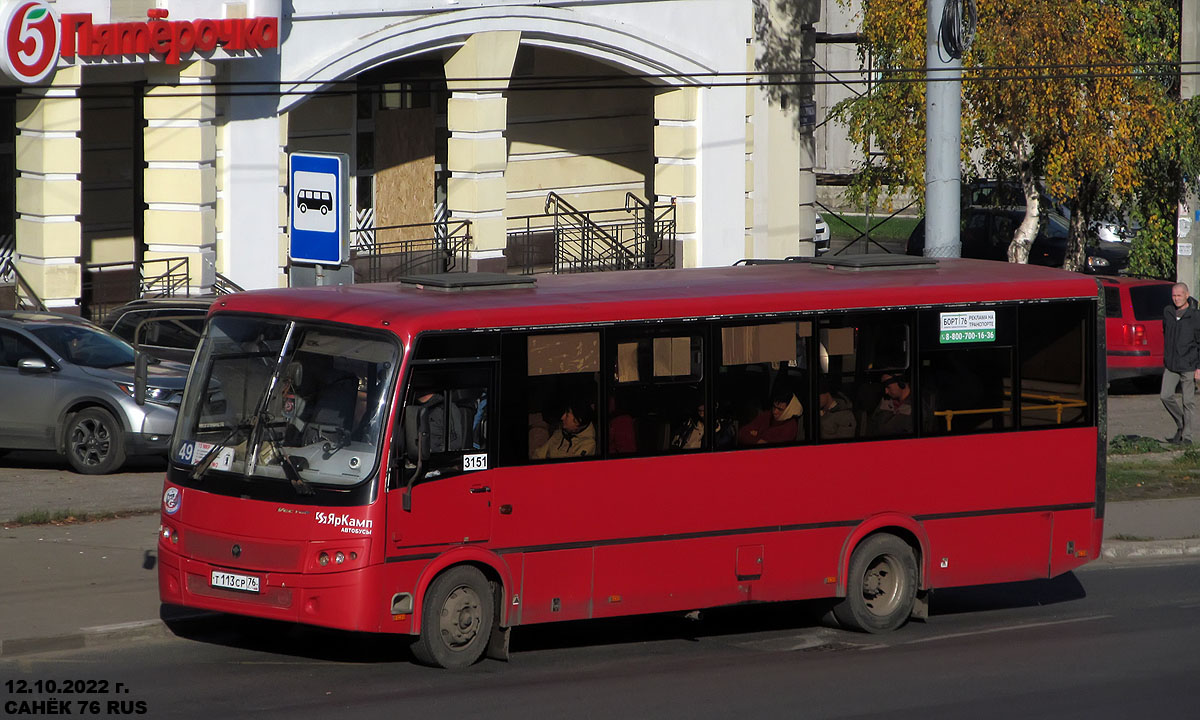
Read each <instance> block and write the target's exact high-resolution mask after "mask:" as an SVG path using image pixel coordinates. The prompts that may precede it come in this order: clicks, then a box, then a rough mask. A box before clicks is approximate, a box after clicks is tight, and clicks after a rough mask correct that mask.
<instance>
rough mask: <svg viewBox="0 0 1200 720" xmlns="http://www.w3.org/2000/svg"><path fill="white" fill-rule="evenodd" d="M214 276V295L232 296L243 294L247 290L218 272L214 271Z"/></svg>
mask: <svg viewBox="0 0 1200 720" xmlns="http://www.w3.org/2000/svg"><path fill="white" fill-rule="evenodd" d="M213 275H214V278H213V285H212V289H213V294H214V295H230V294H233V293H237V292H243V291H244V290H245V289H246V288H244V287H242V286H241V285H238V284H237V283H235V282H234V281H232V280H230V279H229V278H228V277H226V276H224V275H222V274H221V273H219V272H217V271H216V270H214V271H213Z"/></svg>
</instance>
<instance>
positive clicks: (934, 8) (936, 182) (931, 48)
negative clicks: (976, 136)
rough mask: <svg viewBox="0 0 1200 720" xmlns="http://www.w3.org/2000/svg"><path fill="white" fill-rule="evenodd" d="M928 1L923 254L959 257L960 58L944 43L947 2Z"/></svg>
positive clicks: (960, 173) (960, 189)
mask: <svg viewBox="0 0 1200 720" xmlns="http://www.w3.org/2000/svg"><path fill="white" fill-rule="evenodd" d="M958 1H959V0H929V3H928V15H927V16H926V20H925V57H926V61H925V79H926V83H925V256H926V257H959V256H960V255H961V253H962V244H961V242H960V240H959V230H960V210H959V197H960V194H961V192H962V167H961V165H962V160H961V156H960V153H961V147H962V60H961V59H959V58H956V57H951V54H950V53H949V52H947V51H946V48H945V47H944V46H943V44H942V38H941V32H940V30H941V26H942V13H943V9H944V8H945V5H946V3H947V2H958Z"/></svg>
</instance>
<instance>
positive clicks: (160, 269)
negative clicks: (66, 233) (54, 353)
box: [80, 256, 192, 322]
mask: <svg viewBox="0 0 1200 720" xmlns="http://www.w3.org/2000/svg"><path fill="white" fill-rule="evenodd" d="M81 269H82V271H83V278H82V282H81V286H82V287H81V288H80V290H81V295H80V305H81V306H82V307H81V309H82V311H83V314H84V315H85V316H86V317H88V318H89V319H91V320H94V321H96V322H100V321H102V320H103V319H104V316H105V315H107V314H108V313H109V312H110V311H112V310H114V309H115V308H117V307H120V306H121V305H124V304H125V303H127V302H129V301H130V300H135V299H137V298H143V297H177V296H180V295H183V296H187V295H190V294H191V277H192V275H191V262H190V259H189V258H188V257H186V256H180V257H169V258H156V259H154V260H146V261H144V262H141V263H135V262H109V263H84V264H83V266H82V268H81Z"/></svg>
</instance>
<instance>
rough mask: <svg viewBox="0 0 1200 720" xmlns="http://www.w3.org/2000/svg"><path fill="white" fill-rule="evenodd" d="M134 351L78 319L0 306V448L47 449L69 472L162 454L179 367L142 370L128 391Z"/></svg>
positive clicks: (182, 368)
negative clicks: (141, 379)
mask: <svg viewBox="0 0 1200 720" xmlns="http://www.w3.org/2000/svg"><path fill="white" fill-rule="evenodd" d="M136 358H137V351H136V350H134V348H133V347H132V346H131V345H130V344H129V343H127V342H125V341H124V340H122V339H120V338H118V337H117V336H115V335H113V334H112V333H110V332H108V331H106V330H103V329H102V328H100V327H97V326H96V325H94V324H92V323H90V322H88V321H87V320H84V319H82V318H79V317H75V316H71V315H60V314H57V313H47V312H21V311H4V312H0V398H3V400H2V401H0V449H5V450H14V449H20V450H53V451H56V452H59V453H62V454H64V455H65V456H66V458H67V462H69V463H70V464H71V467H72V468H74V469H75V470H76V471H78V472H81V473H86V474H89V475H90V474H103V473H109V472H113V471H115V470H116V469H117V468H119V467H121V465H122V464H123V463H124V462H125V457H126V456H127V455H142V454H160V453H162V454H165V453H166V452H167V449H168V446H169V444H170V441H171V433H172V432H173V431H174V427H175V416H176V413H177V411H178V408H179V402H180V399H181V398H182V396H183V385H184V382H185V381H186V380H187V370H188V368H187V366H186V365H181V364H179V363H173V362H155V363H152V364H150V365H149V366H148V368H147V388H146V397H145V403H144V404H142V405H139V404H138V403H137V402H136V400H135V396H136V395H137V390H136V387H135V377H134V376H135V361H136Z"/></svg>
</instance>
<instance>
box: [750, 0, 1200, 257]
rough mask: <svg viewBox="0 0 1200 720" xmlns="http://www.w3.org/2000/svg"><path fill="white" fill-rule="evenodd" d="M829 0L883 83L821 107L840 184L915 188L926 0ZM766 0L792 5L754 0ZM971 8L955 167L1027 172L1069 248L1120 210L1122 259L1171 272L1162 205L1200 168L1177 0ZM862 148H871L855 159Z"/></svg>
mask: <svg viewBox="0 0 1200 720" xmlns="http://www.w3.org/2000/svg"><path fill="white" fill-rule="evenodd" d="M840 2H841V3H842V4H843V6H845V7H848V8H849V7H853V8H855V9H860V8H861V10H860V11H859V12H860V17H861V28H860V31H861V33H862V35H863V42H862V44H860V46H859V59H860V62H861V63H862V65H863V67H865V68H868V69H869V70H870V71H872V73H873V74H872V77H873V78H877V79H882V81H883V82H877V83H876V84H874V85H872V87H870V92H864V93H863V94H861V95H858V96H855V97H852V98H849V99H846V100H843V101H842V102H840V103H838V104H837V105H836V106H834V108H832V110H831V115H832V118H833V119H836V120H837V121H840V122H842V123H843V124H844V125H845V126H846V128H847V131H848V135H849V138H850V140H851V141H852V142H853V143H854V144H855V145H857V146H858V147H859V149H860V151H861V157H862V158H863V160H861V161H860V164H859V166H858V168H857V170H859V173H858V175H857V177H856V178H855V179H854V181H853V183H852V186H851V187H850V188H849V192H848V194H849V195H850V197H851V198H852V199H854V200H856V201H857V203H858V205H859V206H860V207H867V206H872V207H878V206H879V205H880V204H882V203H885V202H886V201H887V200H889V199H891V198H892V197H894V196H895V195H897V194H899V193H901V192H907V193H910V194H912V195H913V196H915V197H918V198H921V197H923V193H924V172H925V167H924V160H925V157H924V153H925V107H924V104H925V92H924V84H923V83H922V82H920V81H919V80H920V79H921V78H922V77H923V76H924V67H925V17H926V4H925V2H924V1H923V0H889V2H860V1H859V0H840ZM770 4H773V5H774V6H790V7H793V8H800V7H802V6H804V4H805V3H804V2H803V0H756V6H758V5H770ZM978 8H979V26H978V32H977V34H976V40H975V44H974V46H973V47H972V49H971V51H970V52H969V53H968V55H967V57H966V58H964V61H963V67H964V73H963V75H964V82H963V99H964V102H963V135H962V136H963V157H964V172H963V175H964V177H965V178H969V177H972V176H981V177H1000V178H1014V177H1016V176H1017V175H1018V174H1019V172H1020V171H1022V170H1027V171H1029V172H1032V173H1033V174H1034V175H1035V176H1037V177H1039V178H1041V181H1042V183H1043V184H1044V186H1045V188H1046V189H1047V191H1048V192H1049V193H1050V194H1051V195H1052V196H1054V197H1056V198H1058V200H1060V201H1061V202H1062V203H1063V204H1064V205H1066V206H1067V207H1069V208H1070V209H1071V211H1072V213H1073V215H1074V217H1075V222H1074V223H1072V244H1073V247H1072V248H1071V252H1070V253H1069V257H1070V258H1072V259H1074V260H1081V259H1082V257H1083V251H1082V248H1083V244H1084V242H1085V241H1086V238H1085V237H1084V235H1085V233H1086V232H1088V230H1087V228H1088V224H1089V221H1090V220H1092V219H1095V218H1098V217H1100V216H1101V215H1105V216H1107V215H1109V214H1111V213H1112V212H1113V211H1114V210H1115V211H1118V212H1120V213H1123V214H1127V215H1129V216H1130V218H1131V219H1133V220H1134V221H1136V222H1138V223H1139V224H1141V225H1142V226H1144V227H1145V230H1144V232H1142V233H1141V234H1140V235H1139V237H1138V238H1136V239H1135V243H1134V248H1133V263H1134V264H1135V270H1134V271H1135V272H1137V273H1139V274H1145V275H1151V276H1157V277H1169V276H1171V275H1173V273H1174V263H1173V256H1174V250H1173V242H1174V230H1173V222H1174V221H1173V218H1174V216H1175V208H1176V206H1177V203H1178V199H1179V198H1180V197H1181V193H1182V192H1183V190H1184V184H1185V181H1186V180H1187V179H1189V178H1197V177H1200V109H1198V107H1197V103H1198V102H1200V101H1191V102H1188V103H1181V102H1180V101H1179V100H1178V76H1177V66H1176V65H1175V63H1177V62H1178V59H1179V55H1178V48H1179V15H1178V6H1177V4H1176V3H1175V2H1173V0H1107V1H1106V2H1095V1H1094V0H1007V1H1006V2H999V3H979V5H978ZM779 57H780V55H779V54H778V53H777V54H776V56H775V58H776V60H777V59H778V58H779ZM859 87H860V89H862V90H866V89H867V88H865V87H863V86H859ZM868 149H874V150H881V151H882V154H881V155H880V154H876V155H875V156H874V157H871V158H870V161H868V160H867V158H868V157H870V155H869V154H868V153H867V150H868ZM1168 219H1169V220H1168ZM1168 226H1170V227H1168Z"/></svg>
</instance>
